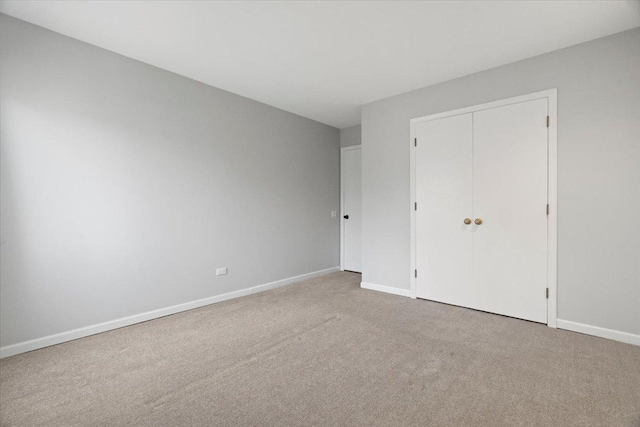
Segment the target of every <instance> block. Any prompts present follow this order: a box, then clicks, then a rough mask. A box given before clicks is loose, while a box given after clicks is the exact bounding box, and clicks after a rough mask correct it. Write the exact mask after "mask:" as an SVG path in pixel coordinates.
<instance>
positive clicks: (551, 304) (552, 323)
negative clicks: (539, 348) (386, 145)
mask: <svg viewBox="0 0 640 427" xmlns="http://www.w3.org/2000/svg"><path fill="white" fill-rule="evenodd" d="M544 98H546V99H547V108H548V112H549V113H548V114H549V127H548V129H547V141H548V149H547V153H548V158H547V201H548V203H549V215H548V218H547V287H548V288H549V298H548V300H547V325H548V326H549V327H551V328H555V327H556V326H557V319H558V120H557V118H558V89H555V88H554V89H548V90H543V91H540V92H534V93H530V94H527V95H522V96H516V97H513V98H507V99H501V100H498V101H492V102H487V103H484V104H479V105H473V106H470V107H465V108H460V109H457V110H451V111H445V112H441V113H437V114H430V115H428V116H423V117H416V118H414V119H411V120H410V121H409V127H410V139H409V147H410V148H409V152H410V161H409V164H410V172H409V180H410V185H409V188H410V201H411V204H410V207H409V209H410V218H411V220H410V224H411V226H410V227H411V228H410V230H411V236H410V254H411V261H410V265H411V269H410V270H409V278H410V279H409V280H410V283H411V298H417V280H416V277H415V270H416V211H415V209H414V203H415V201H416V156H415V150H414V148H415V145H414V140H415V137H416V136H415V128H416V125H417V124H418V123H423V122H428V121H431V120H437V119H442V118H445V117H451V116H457V115H460V114H467V113H473V112H477V111H482V110H488V109H492V108H497V107H503V106H506V105H512V104H518V103H522V102H527V101H533V100H536V99H544Z"/></svg>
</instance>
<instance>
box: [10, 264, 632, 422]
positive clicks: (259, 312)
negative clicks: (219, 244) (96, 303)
mask: <svg viewBox="0 0 640 427" xmlns="http://www.w3.org/2000/svg"><path fill="white" fill-rule="evenodd" d="M359 281H360V275H358V274H353V273H334V274H331V275H329V276H324V277H321V278H318V279H314V280H309V281H306V282H302V283H299V284H295V285H291V286H287V287H284V288H280V289H276V290H273V291H268V292H264V293H260V294H256V295H253V296H249V297H244V298H240V299H236V300H231V301H227V302H223V303H219V304H214V305H210V306H207V307H203V308H200V309H196V310H192V311H188V312H185V313H181V314H176V315H173V316H168V317H164V318H162V319H157V320H152V321H150V322H146V323H142V324H138V325H134V326H130V327H127V328H122V329H118V330H115V331H110V332H106V333H103V334H99V335H94V336H92V337H88V338H84V339H81V340H77V341H73V342H69V343H65V344H61V345H57V346H54V347H49V348H46V349H42V350H38V351H34V352H31V353H25V354H22V355H18V356H13V357H9V358H7V359H3V360H2V361H0V380H1V382H0V403H1V405H0V424H1V425H2V426H75V425H79V426H245V425H254V426H255V425H271V426H276V425H277V426H287V425H298V426H303V425H304V426H306V425H385V426H402V425H411V426H640V347H636V346H632V345H627V344H622V343H618V342H614V341H609V340H605V339H601V338H595V337H590V336H586V335H581V334H577V333H572V332H567V331H561V330H553V329H550V328H547V327H546V326H544V325H539V324H535V323H530V322H526V321H521V320H516V319H511V318H506V317H501V316H496V315H492V314H487V313H482V312H477V311H473V310H467V309H463V308H458V307H453V306H448V305H444V304H438V303H433V302H428V301H421V300H411V299H409V298H403V297H398V296H393V295H387V294H383V293H378V292H374V291H368V290H362V289H360V288H359Z"/></svg>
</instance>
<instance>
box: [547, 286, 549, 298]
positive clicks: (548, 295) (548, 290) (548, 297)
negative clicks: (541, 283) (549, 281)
mask: <svg viewBox="0 0 640 427" xmlns="http://www.w3.org/2000/svg"><path fill="white" fill-rule="evenodd" d="M547 299H549V288H547Z"/></svg>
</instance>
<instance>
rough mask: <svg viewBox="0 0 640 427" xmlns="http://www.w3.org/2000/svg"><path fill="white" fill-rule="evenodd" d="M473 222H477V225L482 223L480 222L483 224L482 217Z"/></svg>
mask: <svg viewBox="0 0 640 427" xmlns="http://www.w3.org/2000/svg"><path fill="white" fill-rule="evenodd" d="M473 222H475V223H476V225H480V224H482V219H481V218H476V220H475V221H473Z"/></svg>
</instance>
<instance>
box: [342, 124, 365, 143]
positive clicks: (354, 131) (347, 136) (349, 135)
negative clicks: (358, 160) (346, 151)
mask: <svg viewBox="0 0 640 427" xmlns="http://www.w3.org/2000/svg"><path fill="white" fill-rule="evenodd" d="M361 143H362V126H360V125H356V126H351V127H348V128H344V129H340V147H351V146H352V145H360V144H361Z"/></svg>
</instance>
